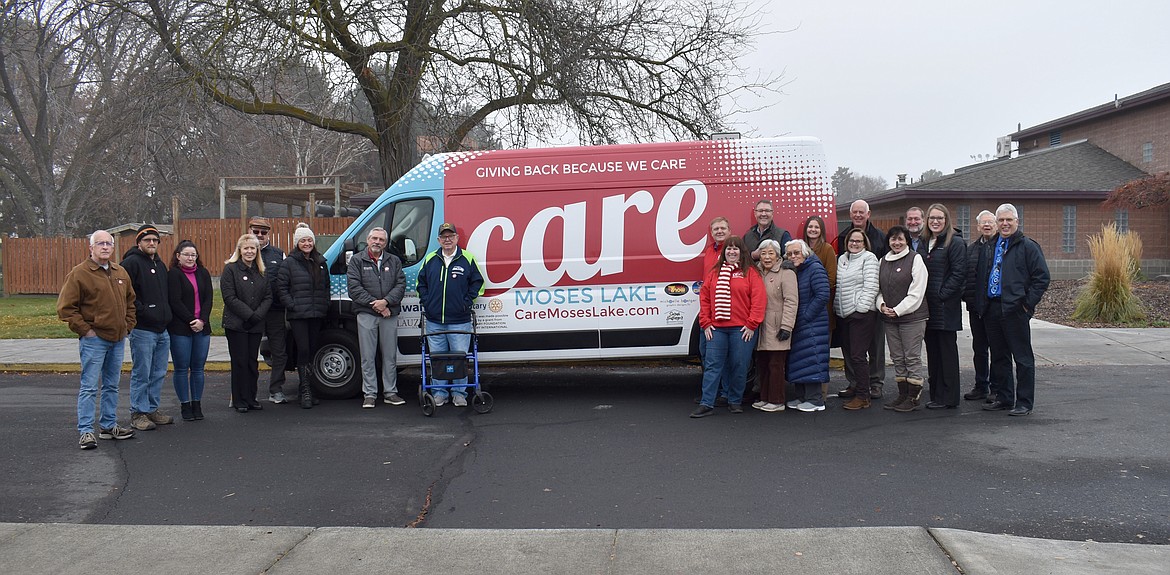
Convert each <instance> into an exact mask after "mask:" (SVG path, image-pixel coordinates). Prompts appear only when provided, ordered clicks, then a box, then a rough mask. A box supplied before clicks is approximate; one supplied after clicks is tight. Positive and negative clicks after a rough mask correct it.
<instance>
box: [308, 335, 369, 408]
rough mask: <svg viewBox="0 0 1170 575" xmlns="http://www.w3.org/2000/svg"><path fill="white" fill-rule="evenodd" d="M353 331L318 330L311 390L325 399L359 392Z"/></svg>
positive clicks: (358, 372)
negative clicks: (319, 343)
mask: <svg viewBox="0 0 1170 575" xmlns="http://www.w3.org/2000/svg"><path fill="white" fill-rule="evenodd" d="M358 349H359V348H358V339H357V334H355V333H353V332H351V331H349V330H345V329H336V328H335V329H327V330H325V331H324V332H322V333H321V347H320V349H318V350H317V354H316V355H315V356H313V375H315V376H316V377H315V378H314V379H315V380H316V381H314V382H313V383H314V385H313V389H314V390H315V391H316V392H317V395H319V396H321V397H322V398H325V399H349V398H352V397H357V396H358V395H359V394H360V393H361V391H362V370H361V360H360V356H359V355H358Z"/></svg>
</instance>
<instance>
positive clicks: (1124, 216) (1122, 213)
mask: <svg viewBox="0 0 1170 575" xmlns="http://www.w3.org/2000/svg"><path fill="white" fill-rule="evenodd" d="M1113 221H1115V222H1117V232H1118V233H1121V234H1124V233H1125V232H1128V231H1129V209H1127V208H1121V209H1119V210H1117V213H1115V214H1113Z"/></svg>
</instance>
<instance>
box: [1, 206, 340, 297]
mask: <svg viewBox="0 0 1170 575" xmlns="http://www.w3.org/2000/svg"><path fill="white" fill-rule="evenodd" d="M269 220H270V221H271V222H272V228H273V229H272V233H273V237H272V243H273V244H274V245H276V246H277V247H279V248H281V249H283V250H284V251H285V252H288V251H289V248H290V246H292V235H293V230H294V229H295V228H296V225H297V222H300V221H304V220H303V219H300V218H269ZM353 221H354V218H320V217H318V218H313V224H312V225H313V232H314V233H315V234H317V235H318V236H321V235H339V234H341V233H342V232H344V231H345V230H346V228H348V227H349V225H350V224H351V223H353ZM176 232H177V234H176V235H175V236H171V235H164V236H163V237H162V242H161V243H160V245H159V248H158V251H159V254H161V255H162V257H163V260H164V261H165V262H166V263H167V265H168V266H169V265H170V263H171V255H172V254H173V253H174V251H175V250H174V248H175V244H177V243H178V242H179V241H181V240H185V239H187V240H191V241H193V242H195V246H196V248H198V250H199V257H200V259H202V260H203V265H204V266H207V270H208V271H210V272H211V275H213V276H218V275H219V274H220V272H222V271H223V262H224V260H226V259H228V258H229V257H231V255H232V252H233V251H235V249H236V240H238V239H239V238H240V234H242V233H244V226H243V224H241V222H240V220H238V219H230V220H221V219H205V220H180V222H179V226H178V229H177V230H176ZM114 244H115V245H114V259H115V260H121V259H122V254H124V253H126V250H129V249H130V248H131V247H133V246H134V232H132V231H131V232H129V233H127V234H124V235H121V234H120V235H119V236H118V237H115V238H114ZM87 257H89V240H88V239H87V238H60V237H55V238H6V239H5V240H4V260H3V263H4V291H5V292H6V293H9V294H56V293H58V291H59V289H60V287H61V284H62V283H64V282H65V276H66V275H68V273H69V270H71V269H73V266H75V265H77V264H78V263H80V262H81V261H82V260H84V259H85V258H87Z"/></svg>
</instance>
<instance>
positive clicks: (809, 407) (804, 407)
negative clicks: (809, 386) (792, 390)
mask: <svg viewBox="0 0 1170 575" xmlns="http://www.w3.org/2000/svg"><path fill="white" fill-rule="evenodd" d="M788 405H789V407H791V406H792V402H791V401H790V402H788ZM796 409H799V410H801V411H824V410H825V406H823V405H816V404H813V403H809V402H807V401H803V402H801V403H800V404H799V405H797V406H796Z"/></svg>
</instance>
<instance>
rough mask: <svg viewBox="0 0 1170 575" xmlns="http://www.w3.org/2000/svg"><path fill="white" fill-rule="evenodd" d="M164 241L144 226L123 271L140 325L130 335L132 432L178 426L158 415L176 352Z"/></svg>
mask: <svg viewBox="0 0 1170 575" xmlns="http://www.w3.org/2000/svg"><path fill="white" fill-rule="evenodd" d="M161 238H162V236H161V235H160V234H159V232H158V228H156V227H154V225H153V224H142V226H141V227H139V228H138V234H137V235H136V236H135V237H134V241H135V243H136V244H137V245H135V246H134V247H132V248H130V249H129V250H128V251H127V252H126V254H125V255H123V256H122V267H124V268H126V273H127V274H129V275H130V282H131V284H133V286H134V310H135V314H136V316H137V320H138V321H137V323H136V324H135V326H134V329H133V330H131V331H130V358H131V361H133V362H134V366H133V367H132V368H130V427H133V428H134V429H137V430H138V431H147V430H150V429H154V428H155V427H157V426H159V425H166V424H168V423H174V418H172V417H171V416H169V415H167V414H165V413H163V412H161V411H159V409H158V406H159V403H161V401H162V384H163V380H164V379H166V376H167V360H168V359H169V356H170V351H171V337H170V335H169V334H168V332H167V324H169V323H171V304H170V291H169V290H168V288H167V266H166V264H164V263H163V261H162V258H160V257H158V244H159V240H160V239H161Z"/></svg>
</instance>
